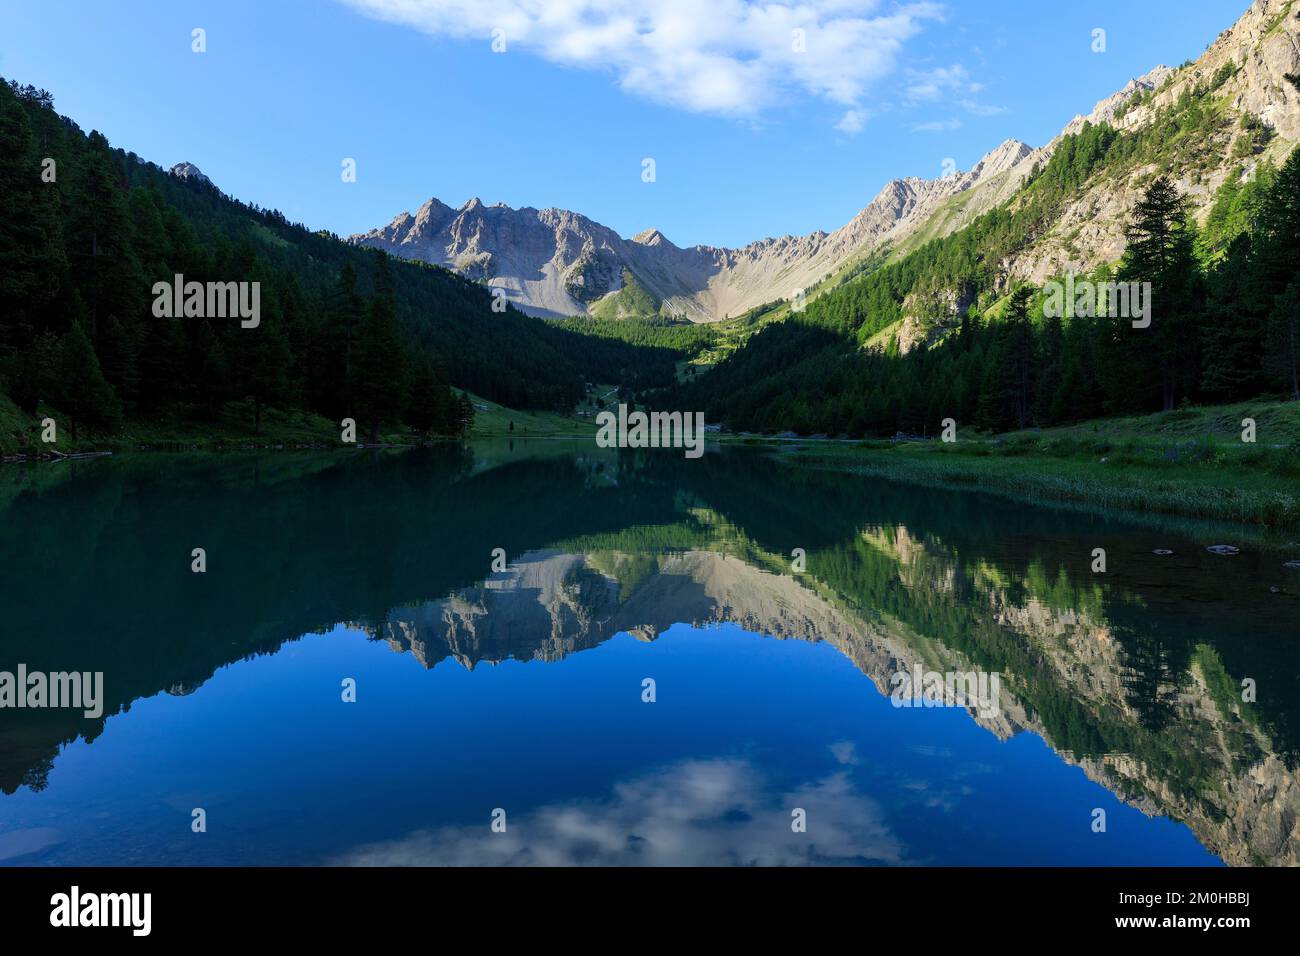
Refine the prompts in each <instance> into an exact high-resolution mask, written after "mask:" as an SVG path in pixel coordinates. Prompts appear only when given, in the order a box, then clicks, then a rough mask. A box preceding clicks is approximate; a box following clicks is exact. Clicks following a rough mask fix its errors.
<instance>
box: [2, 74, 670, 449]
mask: <svg viewBox="0 0 1300 956" xmlns="http://www.w3.org/2000/svg"><path fill="white" fill-rule="evenodd" d="M0 144H2V146H3V148H0V197H3V199H4V202H3V204H0V264H2V265H3V268H2V270H0V398H2V397H3V395H4V394H7V395H8V396H9V398H11V399H12V400H13V401H14V402H16V403H17V404H18V405H19V407H20V408H22V409H23V410H24V411H26V412H28V413H32V412H34V411H35V410H36V409H37V407H38V405H43V406H44V407H46V408H49V409H54V410H56V411H57V412H58V413H59V414H60V416H62V417H63V418H65V419H66V421H65V423H64V424H65V425H66V426H68V427H70V428H71V429H73V430H74V431H75V429H76V427H77V426H78V425H89V426H94V427H96V428H98V429H101V430H111V429H112V428H114V427H115V426H116V425H117V424H118V423H120V422H122V421H123V420H124V419H130V418H133V417H137V416H139V417H148V418H149V419H150V420H180V419H186V420H194V419H198V420H207V419H211V418H212V417H213V416H215V414H216V413H217V411H218V410H219V409H220V408H221V407H222V405H223V404H224V403H227V402H230V401H240V402H246V403H248V405H249V408H250V410H251V411H250V414H251V415H252V416H253V417H255V418H257V419H259V424H260V417H261V412H262V410H263V409H264V408H267V407H273V408H288V409H302V410H305V411H311V412H316V413H319V414H321V415H324V416H327V417H329V418H332V419H335V420H338V419H340V418H342V417H352V418H355V419H356V420H357V421H358V423H359V424H360V425H361V426H362V429H363V432H369V433H371V434H373V433H375V432H376V431H377V428H378V426H380V425H384V426H386V427H387V426H393V425H397V424H398V423H401V424H402V425H405V426H409V427H410V428H412V429H414V430H415V431H416V432H433V433H441V434H454V433H457V432H459V431H461V430H463V428H464V426H465V419H466V417H467V412H468V411H469V409H468V403H467V402H466V401H465V400H464V398H463V396H458V395H455V394H453V392H452V388H451V387H452V386H455V387H457V388H460V389H468V390H472V391H474V392H477V393H479V394H482V395H484V396H487V397H489V398H492V399H494V400H496V401H499V402H502V403H504V404H507V405H510V406H512V407H518V408H549V409H565V410H567V409H569V408H571V407H573V405H574V404H575V403H576V402H577V401H578V400H579V398H580V397H581V396H582V394H583V385H584V382H586V381H604V382H625V383H626V384H628V385H629V386H631V387H640V388H644V387H647V386H650V385H656V384H658V385H662V384H663V383H664V382H666V381H668V380H670V377H671V375H672V371H673V367H674V363H675V361H676V360H677V359H678V358H679V355H680V353H679V351H678V350H676V349H671V348H657V347H650V346H647V347H638V346H637V345H634V344H632V343H628V342H624V341H620V340H618V339H613V338H607V337H601V336H591V335H584V334H582V333H581V332H578V331H575V330H571V329H564V328H557V327H552V326H550V325H547V324H546V323H545V322H543V321H540V320H537V319H533V318H530V317H527V316H524V315H522V314H521V313H519V312H516V311H515V310H513V309H507V310H505V311H504V312H497V311H494V310H493V308H492V299H491V297H490V295H489V294H488V292H487V291H486V290H485V289H483V288H482V287H481V286H478V285H475V284H474V283H471V282H469V281H467V280H464V279H462V278H460V277H458V276H456V275H455V274H453V273H451V272H449V271H447V270H445V269H442V268H438V267H433V266H427V265H421V264H416V263H409V262H404V261H397V260H390V259H388V258H387V257H385V256H384V255H382V254H379V253H376V252H375V251H373V250H366V249H359V248H355V247H352V246H349V245H347V244H345V243H343V242H341V241H339V240H338V239H337V237H335V236H333V235H331V234H328V233H322V232H312V231H310V230H308V229H307V228H306V227H304V226H302V225H300V224H295V223H290V222H288V221H287V220H286V219H285V217H284V216H283V215H281V214H280V213H279V212H276V211H274V210H268V209H261V208H258V207H257V206H251V205H247V204H245V203H243V202H240V201H238V200H235V199H232V198H230V197H228V196H225V195H224V194H222V193H221V192H220V190H219V189H217V188H216V187H215V186H214V185H212V184H211V183H209V182H207V181H206V180H205V179H204V178H202V177H195V176H191V177H188V178H181V177H177V176H173V175H170V174H169V173H168V172H167V171H165V170H163V169H162V168H160V167H158V166H156V165H154V164H153V163H150V162H146V161H145V160H143V159H141V158H140V157H138V156H136V155H135V154H134V153H131V152H127V151H124V150H121V149H115V148H113V147H111V146H110V145H109V143H108V141H107V139H105V137H104V136H103V135H101V134H100V133H98V132H92V133H90V134H86V133H84V132H83V131H82V130H81V129H79V128H78V126H77V125H76V124H75V123H74V122H72V121H71V120H69V119H67V118H64V117H61V116H59V115H58V114H57V113H56V112H55V111H54V107H53V102H52V100H51V97H50V96H49V94H48V93H46V92H44V91H42V90H37V89H34V88H32V87H23V86H19V85H18V84H16V83H9V82H0ZM176 274H181V275H183V276H184V279H185V281H186V282H190V281H197V282H202V283H207V282H221V283H228V282H249V283H251V282H257V283H259V284H260V310H261V315H260V321H259V323H258V324H257V326H256V327H255V328H246V327H241V323H240V321H239V319H238V318H224V317H223V318H215V317H212V316H210V315H209V316H205V317H193V316H191V317H174V318H163V317H158V316H156V315H155V313H154V309H153V307H154V298H155V296H154V292H153V287H154V283H156V282H160V281H162V282H171V281H172V279H173V276H174V275H176Z"/></svg>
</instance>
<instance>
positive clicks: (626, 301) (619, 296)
mask: <svg viewBox="0 0 1300 956" xmlns="http://www.w3.org/2000/svg"><path fill="white" fill-rule="evenodd" d="M661 304H662V303H660V301H659V300H658V299H657V298H655V296H654V293H652V292H651V291H650V290H649V289H647V288H646V287H645V286H644V285H642V284H641V281H640V280H639V279H637V277H636V275H635V274H634V273H633V272H632V270H630V269H624V270H623V287H622V288H621V289H619V290H618V291H617V292H612V293H610V294H609V295H607V296H605V297H604V298H603V299H600V300H599V301H597V302H596V303H595V304H594V305H592V307H591V314H592V315H594V316H595V317H596V318H598V319H625V318H629V317H637V316H641V317H644V316H654V315H658V314H659V309H660V306H661Z"/></svg>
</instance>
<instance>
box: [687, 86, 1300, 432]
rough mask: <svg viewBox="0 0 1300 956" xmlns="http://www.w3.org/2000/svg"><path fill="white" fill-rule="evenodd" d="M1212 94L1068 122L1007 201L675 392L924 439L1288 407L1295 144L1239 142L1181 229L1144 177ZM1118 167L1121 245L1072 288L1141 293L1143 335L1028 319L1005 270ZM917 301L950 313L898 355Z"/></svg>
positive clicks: (1203, 113) (1299, 345)
mask: <svg viewBox="0 0 1300 956" xmlns="http://www.w3.org/2000/svg"><path fill="white" fill-rule="evenodd" d="M1213 94H1214V88H1213V86H1212V85H1211V86H1207V87H1206V88H1205V89H1204V90H1202V91H1201V92H1200V94H1199V95H1198V96H1192V95H1189V96H1186V97H1184V98H1183V99H1182V101H1180V102H1179V103H1178V104H1176V106H1175V107H1174V108H1172V109H1170V110H1169V111H1168V112H1167V114H1166V115H1165V116H1164V117H1163V118H1162V119H1161V120H1160V122H1157V123H1154V124H1152V125H1151V126H1149V127H1147V128H1145V129H1142V130H1141V131H1139V132H1122V131H1117V130H1115V129H1113V128H1111V127H1109V126H1106V125H1099V126H1092V125H1087V124H1085V126H1084V127H1083V128H1082V130H1081V131H1080V132H1078V133H1076V134H1073V135H1071V136H1069V137H1067V138H1066V139H1065V141H1064V142H1063V143H1062V144H1061V146H1060V147H1059V148H1058V149H1057V150H1056V151H1055V153H1054V154H1053V155H1052V157H1051V159H1050V160H1049V161H1048V162H1047V163H1046V164H1045V166H1044V167H1043V168H1042V169H1041V170H1039V171H1038V172H1037V173H1036V174H1035V175H1033V176H1032V177H1031V178H1030V180H1029V181H1028V182H1027V183H1026V185H1025V187H1024V188H1023V189H1022V190H1021V191H1020V193H1019V194H1017V196H1016V198H1015V199H1014V200H1013V201H1012V202H1010V203H1008V204H1007V205H1005V206H1002V207H999V208H996V209H994V210H992V211H990V212H988V213H986V214H984V215H983V216H981V217H979V218H978V219H976V220H975V221H974V222H972V223H971V224H970V225H969V226H967V227H966V228H964V229H961V230H960V231H958V232H955V233H953V234H951V235H949V236H946V237H943V238H939V239H935V240H932V241H930V242H928V243H926V244H925V245H923V246H921V247H920V248H917V249H915V250H913V251H911V252H910V253H908V254H905V255H900V256H895V257H894V258H892V260H891V261H889V262H888V263H887V264H885V265H883V266H881V267H880V268H878V269H876V270H874V271H872V272H870V273H868V274H866V275H864V276H861V277H859V278H856V279H854V280H852V281H850V282H849V283H847V284H846V285H845V286H843V287H841V288H840V289H837V290H835V291H833V292H831V293H829V294H827V295H825V296H823V297H821V298H819V299H816V300H814V301H813V302H811V303H810V304H809V305H808V307H807V310H806V312H804V313H802V314H797V315H793V316H791V317H790V318H789V319H787V320H785V321H783V322H779V323H776V324H774V325H772V326H771V327H769V328H767V329H766V330H764V331H762V332H760V333H759V334H757V335H755V336H754V337H753V338H752V339H751V340H750V341H749V343H748V344H747V345H746V347H745V348H743V349H741V350H740V351H739V352H737V353H735V354H734V355H732V356H731V357H729V358H728V359H726V360H725V361H723V362H722V363H720V364H719V365H718V366H717V367H716V368H715V369H714V370H713V371H712V372H710V373H709V374H708V375H706V376H703V377H702V378H700V379H698V380H696V381H695V382H694V383H693V384H691V385H690V386H687V387H686V389H685V394H684V395H681V396H678V401H681V402H684V403H685V404H686V407H693V408H703V409H704V410H705V411H706V414H707V415H708V416H709V418H710V419H713V420H723V421H726V422H727V423H729V424H730V425H731V426H733V427H735V428H738V429H745V430H753V431H762V432H771V431H783V430H792V431H796V432H800V433H804V434H808V433H819V432H820V433H827V434H848V435H855V436H857V435H891V434H894V433H895V432H897V431H900V430H901V431H903V432H907V433H925V434H931V435H933V434H935V433H936V431H937V430H938V427H939V424H940V422H941V421H942V420H943V419H945V418H952V419H954V420H956V421H957V422H958V423H959V424H960V425H963V426H965V425H973V426H976V427H979V428H984V429H989V430H1005V429H1010V428H1024V427H1028V426H1033V425H1038V426H1045V425H1053V424H1060V423H1066V422H1075V421H1080V420H1084V419H1088V418H1096V417H1100V416H1109V415H1117V414H1124V413H1134V412H1145V411H1159V410H1162V409H1171V408H1174V407H1177V406H1179V405H1182V404H1186V403H1189V402H1202V403H1213V402H1227V401H1239V400H1243V399H1248V398H1252V397H1255V396H1258V395H1275V396H1278V397H1288V398H1295V399H1300V371H1298V369H1297V361H1298V358H1300V342H1298V337H1300V153H1295V152H1293V153H1292V154H1291V156H1290V157H1289V159H1287V160H1286V162H1285V163H1284V165H1283V166H1282V167H1281V168H1280V169H1275V168H1273V167H1272V166H1270V165H1269V164H1268V162H1267V161H1256V160H1253V159H1252V156H1251V153H1250V152H1249V150H1248V149H1243V150H1242V152H1241V155H1240V156H1239V157H1238V160H1239V162H1240V168H1239V169H1238V171H1237V174H1236V175H1234V176H1231V177H1229V179H1228V180H1227V181H1226V182H1225V183H1224V184H1223V186H1222V187H1221V188H1220V190H1219V192H1218V195H1217V198H1216V201H1215V203H1214V206H1213V208H1212V209H1211V211H1210V213H1209V215H1208V217H1207V219H1206V221H1205V223H1204V225H1203V226H1201V227H1199V228H1198V226H1197V224H1196V222H1195V220H1194V218H1193V217H1192V216H1191V215H1190V213H1189V210H1188V208H1187V206H1186V203H1185V201H1184V197H1182V196H1180V195H1179V192H1178V189H1177V187H1176V186H1175V185H1174V183H1173V182H1172V181H1171V179H1170V178H1169V177H1167V176H1165V175H1163V173H1162V170H1171V169H1173V168H1176V166H1177V164H1178V162H1179V161H1180V158H1179V157H1180V153H1179V149H1180V144H1181V146H1182V148H1183V149H1186V148H1189V144H1191V143H1194V142H1195V141H1196V140H1195V137H1194V136H1192V135H1189V134H1193V133H1195V132H1196V131H1198V130H1202V129H1206V128H1209V127H1210V126H1212V125H1213V124H1216V123H1221V122H1222V116H1221V111H1220V110H1218V109H1217V108H1216V107H1215V103H1214V99H1213ZM1134 168H1145V169H1149V170H1150V172H1149V175H1148V176H1147V177H1146V181H1147V185H1146V188H1145V194H1144V195H1143V196H1142V197H1141V198H1140V200H1139V201H1138V202H1137V203H1136V204H1135V207H1134V208H1133V210H1132V214H1131V217H1130V220H1129V228H1128V237H1127V239H1128V245H1127V252H1126V253H1125V255H1124V257H1123V259H1122V260H1121V261H1120V262H1118V263H1099V264H1097V266H1096V269H1095V271H1094V272H1093V273H1092V274H1090V275H1086V276H1079V277H1077V278H1078V280H1079V281H1083V280H1094V281H1117V282H1123V283H1138V284H1139V285H1140V284H1142V283H1150V305H1151V310H1150V311H1151V315H1150V319H1151V321H1150V325H1149V327H1144V328H1135V327H1134V325H1133V322H1132V321H1131V317H1130V316H1127V315H1125V316H1116V315H1098V314H1071V312H1073V310H1071V311H1070V312H1067V313H1066V314H1064V315H1055V316H1053V315H1045V314H1044V313H1045V309H1044V304H1045V300H1047V298H1048V295H1049V292H1048V289H1047V288H1046V287H1045V286H1038V285H1030V284H1027V283H1023V282H1018V281H1016V280H1015V279H1013V278H1012V277H1011V276H1010V275H1009V274H1008V270H1007V268H1006V264H1007V262H1008V260H1009V259H1010V258H1011V257H1012V256H1013V254H1014V253H1015V252H1017V251H1018V250H1021V249H1023V248H1025V247H1026V246H1028V245H1029V244H1031V243H1032V242H1033V241H1034V240H1035V238H1036V237H1038V236H1039V235H1040V234H1041V233H1042V231H1043V230H1044V228H1045V227H1046V224H1048V223H1050V222H1052V220H1053V217H1054V216H1055V215H1056V214H1058V213H1059V210H1060V208H1061V207H1062V205H1063V204H1064V203H1066V202H1067V201H1068V200H1069V198H1070V197H1071V196H1072V195H1073V194H1074V193H1075V191H1077V190H1078V189H1079V188H1080V187H1081V186H1082V185H1083V184H1084V183H1087V182H1096V181H1098V179H1099V178H1101V177H1105V176H1108V175H1114V174H1116V172H1117V171H1124V172H1128V171H1131V170H1133V169H1134ZM1058 278H1059V279H1060V280H1062V281H1063V280H1064V279H1065V278H1066V277H1064V276H1061V277H1058ZM927 299H932V300H934V299H937V300H939V301H941V302H942V303H944V304H946V305H947V306H948V307H950V309H951V313H952V315H953V321H952V322H951V323H950V324H949V325H948V326H947V327H945V326H943V325H942V324H940V325H938V326H937V327H932V328H929V329H924V330H922V335H921V338H920V341H919V342H916V343H912V347H910V348H903V347H900V335H901V334H902V333H903V331H904V329H905V327H906V324H907V323H906V322H905V317H906V316H907V315H908V314H909V313H910V312H916V311H918V308H917V303H918V302H924V301H925V300H927ZM1046 311H1048V312H1051V311H1053V310H1050V309H1049V310H1046ZM1080 311H1081V312H1088V311H1089V310H1086V309H1085V310H1080Z"/></svg>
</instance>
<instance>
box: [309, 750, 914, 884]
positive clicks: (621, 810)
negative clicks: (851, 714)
mask: <svg viewBox="0 0 1300 956" xmlns="http://www.w3.org/2000/svg"><path fill="white" fill-rule="evenodd" d="M841 762H845V761H841ZM848 762H852V761H848ZM796 807H799V808H802V809H803V810H804V811H806V813H807V820H808V830H807V832H806V833H794V832H793V831H792V830H791V827H790V821H791V811H792V810H793V809H794V808H796ZM866 862H874V863H892V864H898V863H904V862H906V854H905V848H904V846H903V844H902V843H901V842H900V841H899V839H898V838H897V837H896V836H895V835H894V833H893V832H892V831H891V830H890V829H889V827H888V826H887V825H886V824H885V822H884V814H883V811H882V809H881V807H880V806H879V805H877V804H876V802H875V801H874V800H872V799H871V798H869V797H866V796H864V795H862V794H860V793H859V792H858V791H857V790H856V789H855V787H854V785H853V782H852V780H851V778H850V776H849V773H848V772H847V771H846V770H844V769H840V770H837V771H834V772H832V773H830V774H827V775H826V776H823V777H818V778H814V779H812V780H809V781H807V782H805V783H803V784H801V785H799V786H798V787H796V788H794V789H792V790H790V791H782V790H779V789H777V788H776V787H774V785H773V783H772V781H771V780H769V779H767V778H766V777H765V776H764V775H763V774H762V773H761V772H760V771H759V770H758V768H757V767H755V766H754V765H753V764H752V763H751V762H750V761H748V760H745V759H743V758H721V759H716V760H687V761H684V762H682V763H678V764H673V765H671V766H668V767H665V768H662V769H659V770H656V771H652V772H650V773H647V774H646V775H644V776H642V777H638V778H635V779H632V780H627V781H624V782H621V783H619V784H617V785H616V786H615V787H614V790H613V793H612V794H610V795H609V796H608V797H606V798H604V799H599V800H586V801H578V802H574V803H556V804H548V805H545V806H542V807H539V808H537V809H536V810H534V811H533V812H531V813H527V814H520V815H519V816H518V817H515V816H513V815H512V816H510V817H509V818H508V821H507V827H506V831H505V832H504V833H492V832H490V830H489V828H488V825H487V822H486V821H484V822H483V823H482V824H479V825H475V826H465V827H455V826H450V827H442V828H438V829H432V830H417V831H415V832H413V833H410V834H407V835H406V836H404V837H402V838H400V839H397V840H393V841H390V842H386V843H378V844H372V845H368V846H361V847H357V848H355V849H353V850H351V851H349V852H347V853H345V854H343V855H342V856H341V857H339V858H338V859H336V860H333V861H332V863H334V864H336V865H353V866H504V865H525V866H539V865H540V866H575V865H598V866H621V865H634V866H664V865H669V866H682V865H687V866H718V865H727V866H781V865H795V864H813V865H826V864H844V863H866Z"/></svg>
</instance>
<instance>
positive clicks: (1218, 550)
mask: <svg viewBox="0 0 1300 956" xmlns="http://www.w3.org/2000/svg"><path fill="white" fill-rule="evenodd" d="M1205 550H1206V551H1209V552H1210V553H1211V554H1241V548H1234V547H1233V546H1232V545H1230V544H1212V545H1210V546H1209V547H1208V548H1206V549H1205Z"/></svg>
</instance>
